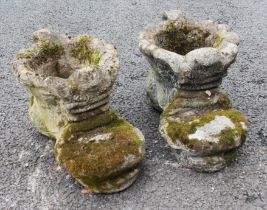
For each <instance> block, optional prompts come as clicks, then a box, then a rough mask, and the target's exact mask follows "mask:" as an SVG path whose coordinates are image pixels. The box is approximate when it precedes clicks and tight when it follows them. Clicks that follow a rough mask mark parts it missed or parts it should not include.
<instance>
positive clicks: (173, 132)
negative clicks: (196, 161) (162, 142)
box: [167, 109, 247, 150]
mask: <svg viewBox="0 0 267 210" xmlns="http://www.w3.org/2000/svg"><path fill="white" fill-rule="evenodd" d="M215 116H226V117H228V118H229V119H231V121H232V122H233V123H234V124H235V128H234V129H231V128H226V129H224V130H223V131H222V133H221V134H220V136H221V137H220V139H219V144H220V145H226V146H227V145H228V146H229V145H234V144H235V137H236V136H240V137H241V140H242V141H244V140H245V137H246V131H245V130H244V129H243V128H242V126H241V124H240V122H244V123H245V124H247V120H246V118H245V116H244V115H242V114H241V113H240V112H238V111H237V110H235V109H228V110H224V111H213V112H209V113H206V114H204V115H202V116H200V117H198V118H197V120H194V121H190V122H188V121H186V122H179V123H178V122H174V121H170V120H168V127H167V133H168V135H169V136H170V138H171V139H172V140H173V142H174V143H176V141H177V140H179V141H180V142H182V143H183V144H185V145H187V146H188V147H189V148H191V149H193V150H205V149H206V148H210V142H207V141H199V140H197V139H189V138H188V136H189V135H190V134H193V133H195V131H196V130H197V128H198V127H202V126H204V125H205V124H207V123H209V122H210V121H212V120H214V118H215ZM214 147H216V146H214ZM218 147H219V146H218Z"/></svg>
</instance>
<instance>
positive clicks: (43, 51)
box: [32, 39, 64, 65]
mask: <svg viewBox="0 0 267 210" xmlns="http://www.w3.org/2000/svg"><path fill="white" fill-rule="evenodd" d="M37 45H38V47H39V52H38V54H37V55H35V57H34V59H33V61H32V62H33V63H32V64H35V65H40V64H43V63H45V62H46V61H47V60H48V59H53V60H56V59H59V58H60V57H61V56H62V55H63V54H64V47H63V46H62V45H61V44H60V43H57V42H56V41H52V40H40V39H39V40H38V42H37Z"/></svg>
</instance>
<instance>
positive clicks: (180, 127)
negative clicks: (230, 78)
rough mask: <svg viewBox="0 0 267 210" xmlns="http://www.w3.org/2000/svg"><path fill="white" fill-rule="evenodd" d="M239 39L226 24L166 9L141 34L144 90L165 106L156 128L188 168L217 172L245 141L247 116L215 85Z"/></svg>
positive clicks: (155, 103)
mask: <svg viewBox="0 0 267 210" xmlns="http://www.w3.org/2000/svg"><path fill="white" fill-rule="evenodd" d="M238 44H239V36H238V35H237V34H236V33H234V32H232V30H231V28H230V27H229V26H227V25H225V24H217V23H215V22H213V21H210V20H204V21H198V20H195V19H193V18H189V17H186V16H185V15H184V14H183V13H182V12H181V11H178V10H173V11H168V12H165V13H164V15H163V20H162V22H161V23H160V24H159V25H158V26H155V27H150V28H147V29H146V30H145V31H144V32H142V33H141V34H140V37H139V48H140V51H141V52H142V53H143V54H144V56H145V58H146V59H147V61H148V62H149V63H150V65H151V70H149V73H148V77H147V84H146V90H147V95H148V97H149V99H150V101H151V104H152V106H153V107H154V108H155V109H157V110H159V111H163V112H162V114H161V120H160V128H159V130H160V133H161V135H162V136H163V138H164V139H165V140H166V141H167V142H168V144H169V145H170V146H171V148H173V149H174V151H175V153H176V157H177V158H178V161H181V163H182V164H183V165H184V166H186V167H189V168H193V169H195V170H197V171H203V172H214V171H218V170H220V169H222V168H224V167H225V166H226V165H227V164H229V163H230V162H231V161H233V160H234V159H235V157H236V150H237V149H238V148H239V147H240V146H241V145H242V144H243V143H244V141H245V138H246V134H247V120H246V117H245V116H244V115H243V114H242V113H240V112H239V111H237V110H236V109H234V108H233V107H232V104H231V101H230V99H229V97H228V96H227V95H226V94H225V93H223V92H222V91H221V90H220V88H219V86H220V84H221V82H222V78H223V77H224V76H226V74H227V69H228V67H229V66H230V65H231V64H232V63H233V62H234V61H235V57H236V55H237V52H238ZM178 154H179V155H178Z"/></svg>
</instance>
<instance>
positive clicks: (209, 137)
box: [188, 116, 235, 143]
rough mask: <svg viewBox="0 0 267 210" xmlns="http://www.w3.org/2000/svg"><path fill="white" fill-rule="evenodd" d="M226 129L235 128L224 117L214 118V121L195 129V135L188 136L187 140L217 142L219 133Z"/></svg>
mask: <svg viewBox="0 0 267 210" xmlns="http://www.w3.org/2000/svg"><path fill="white" fill-rule="evenodd" d="M226 128H231V129H234V128H235V124H234V123H233V122H232V121H231V120H230V119H229V118H227V117H225V116H215V118H214V120H212V121H210V122H209V123H207V124H205V125H204V126H201V127H197V130H196V131H195V133H193V134H190V135H189V136H188V138H189V139H198V140H200V141H204V140H205V141H208V142H216V143H218V142H219V140H220V139H219V137H218V136H219V135H220V133H221V132H222V131H223V130H224V129H226Z"/></svg>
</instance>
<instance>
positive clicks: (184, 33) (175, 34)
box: [156, 21, 209, 55]
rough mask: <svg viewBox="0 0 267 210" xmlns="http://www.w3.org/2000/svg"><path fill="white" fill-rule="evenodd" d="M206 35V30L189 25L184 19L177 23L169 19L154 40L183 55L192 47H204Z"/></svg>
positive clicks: (207, 33) (192, 48)
mask: <svg viewBox="0 0 267 210" xmlns="http://www.w3.org/2000/svg"><path fill="white" fill-rule="evenodd" d="M208 36H209V32H208V31H205V30H202V29H201V28H198V27H192V26H189V25H188V23H187V22H186V21H184V22H181V23H180V24H179V25H176V23H175V22H174V21H169V23H168V24H167V26H166V30H165V31H164V32H163V33H160V34H158V35H157V37H156V41H157V44H158V45H160V46H161V47H163V48H165V49H166V50H169V51H173V52H176V53H178V54H181V55H185V54H186V53H188V52H190V51H192V50H194V49H197V48H201V47H205V46H206V43H205V39H206V38H207V37H208Z"/></svg>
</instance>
